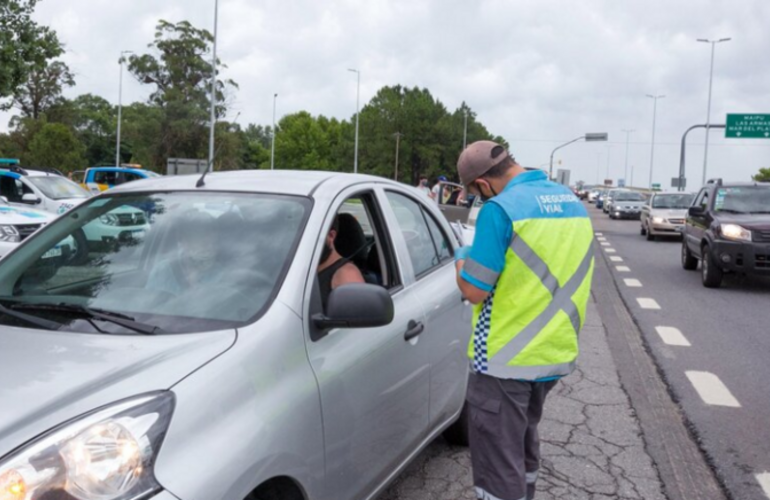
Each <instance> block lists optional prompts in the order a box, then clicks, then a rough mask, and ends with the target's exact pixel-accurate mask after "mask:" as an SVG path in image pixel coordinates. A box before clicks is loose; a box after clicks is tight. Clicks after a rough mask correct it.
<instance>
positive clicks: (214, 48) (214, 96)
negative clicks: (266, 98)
mask: <svg viewBox="0 0 770 500" xmlns="http://www.w3.org/2000/svg"><path fill="white" fill-rule="evenodd" d="M218 25H219V0H214V43H213V44H212V45H213V46H212V51H211V52H212V54H211V117H210V120H211V122H210V123H209V163H208V168H212V167H213V166H214V125H215V124H216V123H215V122H216V119H217V117H216V113H217V109H216V108H217V27H218Z"/></svg>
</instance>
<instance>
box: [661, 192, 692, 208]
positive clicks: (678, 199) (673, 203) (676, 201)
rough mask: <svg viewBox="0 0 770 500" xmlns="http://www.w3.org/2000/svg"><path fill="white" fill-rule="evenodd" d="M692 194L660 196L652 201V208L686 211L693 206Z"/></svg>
mask: <svg viewBox="0 0 770 500" xmlns="http://www.w3.org/2000/svg"><path fill="white" fill-rule="evenodd" d="M692 198H693V195H692V194H684V193H683V194H658V195H655V198H653V199H652V208H670V209H685V208H687V207H689V206H690V205H691V204H692Z"/></svg>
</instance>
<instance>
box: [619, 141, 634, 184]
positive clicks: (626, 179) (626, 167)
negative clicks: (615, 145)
mask: <svg viewBox="0 0 770 500" xmlns="http://www.w3.org/2000/svg"><path fill="white" fill-rule="evenodd" d="M621 132H625V134H626V166H625V168H624V170H623V180H625V181H626V182H628V138H629V137H630V136H631V134H632V133H634V132H636V130H628V129H623V130H621ZM629 186H630V184H629Z"/></svg>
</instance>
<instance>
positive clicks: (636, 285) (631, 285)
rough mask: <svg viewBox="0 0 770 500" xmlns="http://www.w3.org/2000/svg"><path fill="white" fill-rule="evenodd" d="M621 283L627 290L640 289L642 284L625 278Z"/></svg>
mask: <svg viewBox="0 0 770 500" xmlns="http://www.w3.org/2000/svg"><path fill="white" fill-rule="evenodd" d="M623 281H624V282H625V283H626V286H627V287H629V288H641V286H642V282H641V281H639V280H637V279H634V278H625V279H624V280H623Z"/></svg>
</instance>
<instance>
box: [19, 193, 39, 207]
mask: <svg viewBox="0 0 770 500" xmlns="http://www.w3.org/2000/svg"><path fill="white" fill-rule="evenodd" d="M41 201H42V200H41V199H40V198H38V197H37V196H35V195H34V194H32V193H24V194H23V195H21V202H22V203H26V204H27V205H37V204H38V203H40V202H41Z"/></svg>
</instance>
